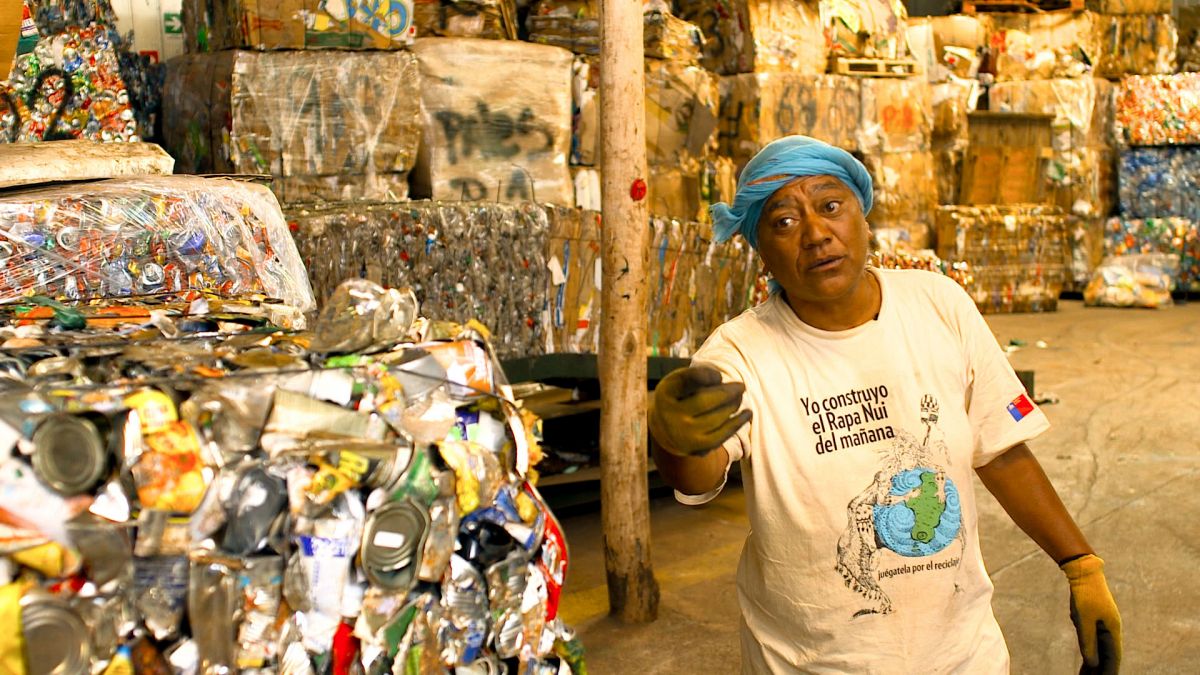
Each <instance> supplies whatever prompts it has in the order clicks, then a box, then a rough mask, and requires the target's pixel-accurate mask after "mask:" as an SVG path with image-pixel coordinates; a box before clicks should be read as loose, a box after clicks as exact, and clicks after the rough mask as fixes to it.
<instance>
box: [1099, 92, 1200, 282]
mask: <svg viewBox="0 0 1200 675" xmlns="http://www.w3.org/2000/svg"><path fill="white" fill-rule="evenodd" d="M1116 128H1117V138H1118V139H1119V141H1120V142H1121V143H1122V144H1123V145H1122V147H1121V152H1120V160H1119V162H1118V182H1119V191H1118V194H1119V197H1120V199H1119V201H1120V217H1118V218H1113V219H1111V220H1110V221H1109V222H1108V225H1107V228H1106V237H1105V240H1104V252H1105V254H1106V255H1123V254H1127V253H1173V254H1176V255H1178V256H1179V258H1180V266H1179V276H1178V278H1177V279H1176V284H1177V288H1179V289H1183V290H1200V227H1198V224H1200V196H1198V195H1200V73H1190V72H1189V73H1179V74H1176V75H1161V76H1149V77H1130V78H1126V79H1125V80H1124V81H1123V82H1122V83H1121V85H1120V87H1119V90H1118V93H1117V102H1116Z"/></svg>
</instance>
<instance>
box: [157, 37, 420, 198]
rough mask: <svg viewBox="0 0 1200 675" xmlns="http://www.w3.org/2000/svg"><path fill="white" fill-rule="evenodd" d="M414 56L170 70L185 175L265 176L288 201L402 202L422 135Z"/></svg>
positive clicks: (252, 59) (349, 55) (222, 60)
mask: <svg viewBox="0 0 1200 675" xmlns="http://www.w3.org/2000/svg"><path fill="white" fill-rule="evenodd" d="M418 92H419V79H418V73H417V62H416V59H415V58H414V57H413V55H412V54H411V53H408V52H402V51H393V52H366V51H363V52H338V51H312V52H304V51H286V52H285V51H278V52H255V51H244V50H233V51H223V52H216V53H208V54H188V55H184V56H181V57H178V58H175V59H172V60H171V61H170V62H169V63H168V76H167V85H166V89H165V101H166V109H167V111H168V113H169V114H168V115H167V116H166V118H165V120H164V125H163V126H164V133H163V135H164V141H165V145H166V147H167V149H168V151H170V152H171V153H172V155H173V156H175V158H176V159H177V161H178V163H177V168H176V170H177V171H179V172H181V173H229V174H269V175H270V176H272V179H273V182H272V189H273V190H274V192H275V193H276V196H277V197H278V198H279V200H280V201H281V202H285V203H288V202H306V201H313V200H343V199H368V200H379V199H403V198H405V197H407V195H408V182H407V177H408V172H409V170H410V169H411V168H412V166H413V163H414V161H415V159H416V155H417V147H418V141H419V139H420V134H421V126H420V108H419V98H418Z"/></svg>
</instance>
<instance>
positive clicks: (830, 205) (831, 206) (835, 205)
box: [822, 201, 842, 213]
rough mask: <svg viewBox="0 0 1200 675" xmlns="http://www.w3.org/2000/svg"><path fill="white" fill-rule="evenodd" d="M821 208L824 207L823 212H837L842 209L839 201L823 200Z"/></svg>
mask: <svg viewBox="0 0 1200 675" xmlns="http://www.w3.org/2000/svg"><path fill="white" fill-rule="evenodd" d="M822 208H823V209H825V213H837V212H838V211H841V210H842V203H841V202H839V201H832V202H825V205H824V206H823V207H822Z"/></svg>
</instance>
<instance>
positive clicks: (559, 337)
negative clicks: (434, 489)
mask: <svg viewBox="0 0 1200 675" xmlns="http://www.w3.org/2000/svg"><path fill="white" fill-rule="evenodd" d="M288 219H289V224H291V225H292V229H293V231H294V232H295V237H296V242H297V246H298V247H299V250H300V254H301V257H302V258H303V259H304V261H305V262H306V263H307V266H308V273H309V276H310V278H311V280H312V284H313V286H314V288H315V289H316V291H317V293H318V294H321V293H326V292H329V291H330V289H331V288H332V287H333V286H334V285H335V284H337V283H339V281H340V280H341V279H343V278H345V277H354V276H364V277H366V278H367V279H369V280H372V281H375V282H377V283H380V284H383V285H385V286H393V287H400V286H410V287H412V288H413V290H414V292H415V293H416V294H417V297H418V298H419V299H420V301H421V307H422V311H423V312H424V313H425V314H427V315H428V316H429V317H430V318H436V319H444V320H453V321H465V320H467V319H469V318H478V319H480V320H481V321H484V322H485V323H486V324H487V325H488V326H489V327H491V329H492V332H493V344H494V345H495V348H496V351H497V353H498V354H499V355H500V356H501V357H502V358H516V357H522V356H536V355H539V354H546V353H560V352H561V353H594V352H595V351H596V349H597V348H598V344H599V335H600V333H599V325H600V283H601V282H600V279H601V275H600V215H599V214H598V213H596V212H594V211H584V210H581V209H573V208H561V207H555V206H545V205H536V204H495V203H487V204H463V203H458V204H449V203H434V202H402V203H393V204H371V205H357V204H337V205H325V206H323V207H319V208H305V209H296V210H292V211H291V212H290V213H289V214H288ZM650 229H651V233H652V239H651V241H650V242H649V250H648V256H649V257H650V259H651V261H652V265H651V268H650V272H649V276H648V278H647V283H648V284H649V288H650V291H651V298H650V305H649V309H648V312H649V314H648V320H649V325H650V327H651V330H650V332H649V333H648V336H647V339H648V343H647V348H648V349H649V350H650V351H651V352H652V353H655V354H662V355H664V356H665V355H670V356H688V355H690V354H691V353H692V351H694V350H695V349H697V348H698V347H699V346H700V344H701V343H702V342H703V340H704V338H705V337H706V336H707V335H708V334H709V333H710V332H711V331H712V330H713V329H714V328H716V327H717V326H718V325H720V324H721V323H722V322H724V321H726V320H728V319H730V318H733V317H734V316H736V315H737V314H738V313H740V312H741V311H742V310H743V309H745V307H746V303H747V299H748V297H749V288H750V285H751V283H752V279H753V271H754V263H753V253H752V251H751V250H750V248H749V246H748V245H747V244H746V243H745V242H743V241H741V240H740V239H737V240H735V241H732V242H727V243H724V244H716V243H714V242H713V241H712V239H711V227H710V226H708V225H704V224H701V223H696V222H689V221H680V220H674V219H670V218H660V217H652V218H651V222H650ZM667 308H669V309H667Z"/></svg>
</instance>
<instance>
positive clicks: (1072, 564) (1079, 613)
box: [1060, 553, 1121, 675]
mask: <svg viewBox="0 0 1200 675" xmlns="http://www.w3.org/2000/svg"><path fill="white" fill-rule="evenodd" d="M1060 567H1061V568H1062V571H1063V573H1064V574H1066V575H1067V582H1068V583H1070V584H1071V622H1072V623H1074V624H1075V632H1076V633H1077V634H1078V635H1079V651H1080V652H1081V653H1082V654H1083V667H1082V668H1080V670H1079V672H1080V673H1088V674H1089V675H1090V674H1091V673H1103V674H1104V675H1110V674H1113V673H1117V672H1118V671H1119V670H1120V668H1121V614H1120V612H1118V611H1117V603H1116V601H1115V600H1113V596H1112V593H1110V592H1109V590H1108V582H1106V581H1105V580H1104V561H1103V560H1101V559H1100V558H1098V557H1097V556H1095V555H1092V554H1090V553H1089V554H1087V555H1085V556H1081V557H1079V558H1075V559H1074V560H1068V561H1067V562H1065V563H1063V564H1062V565H1060Z"/></svg>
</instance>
